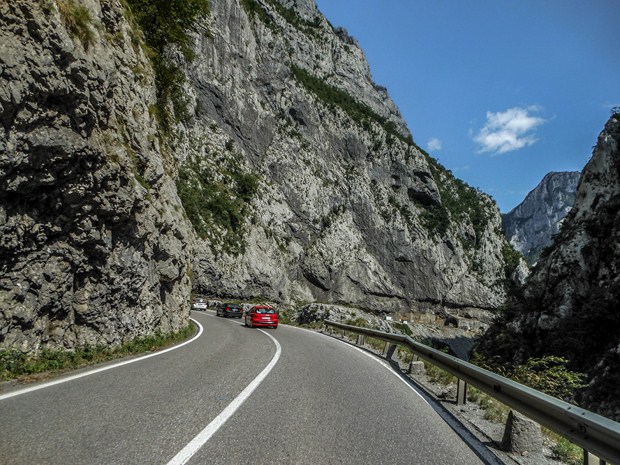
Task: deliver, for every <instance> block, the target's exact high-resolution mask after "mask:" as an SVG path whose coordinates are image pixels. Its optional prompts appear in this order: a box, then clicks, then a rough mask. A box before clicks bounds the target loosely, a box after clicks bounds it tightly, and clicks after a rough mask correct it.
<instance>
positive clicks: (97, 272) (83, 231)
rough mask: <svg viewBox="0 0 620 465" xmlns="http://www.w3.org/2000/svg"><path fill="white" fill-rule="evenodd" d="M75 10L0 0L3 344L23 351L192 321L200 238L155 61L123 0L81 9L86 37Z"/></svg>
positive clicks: (114, 338) (120, 337)
mask: <svg viewBox="0 0 620 465" xmlns="http://www.w3.org/2000/svg"><path fill="white" fill-rule="evenodd" d="M69 8H71V9H72V10H71V9H69ZM76 8H78V6H77V5H76V4H69V3H67V2H58V3H55V2H32V1H15V2H1V3H0V44H1V45H0V343H1V345H2V346H4V347H15V348H19V349H21V350H23V351H25V352H27V351H36V350H38V349H39V348H40V347H41V346H48V347H66V348H72V347H75V346H76V345H77V344H84V343H88V344H118V343H120V342H123V341H125V340H127V339H129V338H134V337H136V336H144V335H148V334H152V333H154V332H155V331H163V332H169V331H174V330H178V329H180V328H181V327H183V326H185V325H186V324H187V323H188V316H189V295H190V290H191V281H190V277H189V276H188V269H189V266H190V262H189V259H188V252H187V251H188V248H189V247H190V245H191V243H192V242H191V239H192V237H193V234H192V233H191V226H190V225H189V224H188V223H187V222H186V221H185V220H184V219H183V217H182V215H181V212H182V210H183V208H182V205H181V202H180V200H179V197H178V196H177V193H176V186H175V182H174V177H175V176H176V172H175V170H174V169H172V168H171V166H170V165H171V162H170V161H169V160H168V161H167V160H166V159H165V156H164V152H163V151H162V147H161V145H160V144H159V141H158V138H157V134H158V133H157V128H156V122H155V120H154V118H153V117H152V115H151V114H150V112H149V105H150V104H151V102H153V100H154V90H155V87H154V84H153V77H152V73H149V71H148V70H149V68H150V63H149V60H148V59H147V57H146V56H145V53H144V51H143V49H142V48H141V47H140V45H139V43H137V42H136V41H135V39H134V38H135V33H134V32H133V31H132V30H131V28H130V26H129V25H128V23H127V22H126V21H125V20H124V16H123V11H122V9H121V7H120V4H118V3H116V2H101V3H99V2H96V1H89V2H84V4H83V6H82V7H81V8H86V11H87V12H88V15H89V18H92V19H91V21H92V25H87V28H86V29H83V31H86V32H88V34H89V35H88V37H86V36H84V35H80V34H78V32H79V31H78V32H76V30H75V23H72V22H71V20H72V18H74V14H75V13H76V10H75V9H76ZM78 11H79V10H78Z"/></svg>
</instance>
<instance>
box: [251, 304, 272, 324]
mask: <svg viewBox="0 0 620 465" xmlns="http://www.w3.org/2000/svg"><path fill="white" fill-rule="evenodd" d="M245 325H246V326H249V327H251V328H252V327H255V326H270V327H272V328H277V327H278V312H277V311H276V309H275V308H273V307H270V306H269V305H255V306H254V307H252V308H251V309H249V310H248V311H247V312H246V313H245Z"/></svg>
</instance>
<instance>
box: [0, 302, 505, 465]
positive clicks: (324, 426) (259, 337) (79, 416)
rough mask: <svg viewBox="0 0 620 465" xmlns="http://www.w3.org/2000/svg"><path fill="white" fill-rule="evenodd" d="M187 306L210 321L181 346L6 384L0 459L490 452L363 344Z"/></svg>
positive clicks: (381, 458)
mask: <svg viewBox="0 0 620 465" xmlns="http://www.w3.org/2000/svg"><path fill="white" fill-rule="evenodd" d="M193 317H194V318H195V320H196V321H198V322H199V323H200V324H201V325H202V327H203V328H204V331H203V333H202V335H201V336H200V337H198V338H197V339H196V340H194V341H193V342H191V343H189V344H186V345H184V346H183V347H179V348H178V349H175V350H171V351H168V352H165V353H162V354H158V355H156V356H152V357H150V358H146V359H143V360H139V361H136V362H134V363H130V364H126V365H122V366H116V367H114V368H111V369H108V370H106V371H101V372H98V373H95V374H92V375H90V376H85V377H82V378H78V379H73V380H71V381H68V382H65V383H61V384H56V385H52V386H49V387H45V388H42V389H38V390H34V391H31V392H25V393H22V394H19V395H13V396H12V397H7V395H11V394H14V392H13V393H12V392H10V391H7V390H6V389H7V388H6V387H5V391H3V392H0V464H2V465H5V464H6V465H8V464H62V465H68V464H81V465H83V464H106V465H109V464H170V465H172V464H176V463H189V464H227V465H230V464H313V465H315V464H365V463H368V464H442V465H446V464H455V465H457V464H458V465H467V464H481V463H489V462H485V461H484V460H483V459H481V458H479V456H478V455H477V454H476V453H474V452H473V450H472V449H471V448H470V447H469V446H468V445H466V444H465V443H464V442H463V441H462V440H461V438H460V437H459V436H458V435H457V434H456V433H455V432H454V431H453V430H452V429H451V428H450V427H449V426H448V424H447V423H445V422H444V421H443V420H442V419H441V418H440V417H439V416H438V415H437V413H436V412H435V410H433V408H431V406H430V405H429V404H427V403H426V401H425V400H424V399H423V398H422V397H421V396H419V395H418V394H417V393H416V392H415V391H414V390H413V389H412V387H411V386H409V385H408V384H407V383H405V382H404V381H403V380H402V379H401V378H400V377H399V376H397V375H395V373H394V372H392V371H391V370H390V369H389V368H387V367H386V366H384V364H382V363H380V362H379V361H378V359H376V358H375V357H373V356H370V355H368V354H367V353H365V352H363V351H361V350H358V349H356V348H355V347H352V346H349V345H347V344H344V343H342V342H339V341H337V340H335V339H333V338H330V337H327V336H324V335H321V334H317V333H314V332H310V331H305V330H303V329H299V328H294V327H288V326H283V325H281V326H280V327H279V328H278V329H276V330H273V329H268V330H264V331H260V330H257V329H250V328H246V327H245V326H242V325H241V324H240V320H237V319H232V320H227V319H222V318H217V317H215V316H213V315H212V314H211V313H210V312H207V313H202V312H194V313H193ZM270 335H271V336H272V337H269V336H270ZM248 386H249V387H248ZM240 396H241V398H240ZM243 399H245V401H244V402H243ZM479 446H480V445H479ZM494 463H495V462H494Z"/></svg>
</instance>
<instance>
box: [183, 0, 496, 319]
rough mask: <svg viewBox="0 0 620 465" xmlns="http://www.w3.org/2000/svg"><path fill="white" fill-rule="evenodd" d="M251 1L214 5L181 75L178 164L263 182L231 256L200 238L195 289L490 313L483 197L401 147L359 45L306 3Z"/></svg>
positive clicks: (492, 300)
mask: <svg viewBox="0 0 620 465" xmlns="http://www.w3.org/2000/svg"><path fill="white" fill-rule="evenodd" d="M256 3H257V4H258V5H259V6H260V11H261V12H262V13H257V12H256V11H250V10H247V9H246V7H244V4H243V2H239V1H238V0H215V1H213V2H211V4H212V14H211V16H210V19H209V22H208V24H206V26H205V27H206V28H207V29H208V30H209V32H210V34H209V36H206V35H203V34H197V36H196V51H197V56H198V58H197V59H196V60H194V61H193V62H191V63H189V64H187V65H186V73H187V76H188V82H187V90H188V93H189V94H191V95H192V98H193V99H194V101H195V103H196V105H195V106H196V108H197V109H199V110H198V111H197V112H196V114H195V115H194V118H193V119H192V121H191V122H189V123H187V124H184V125H183V131H182V133H183V135H184V139H183V140H182V141H181V142H180V143H179V148H178V153H179V156H180V161H181V163H182V164H184V166H193V167H194V172H196V171H200V170H206V171H208V172H209V173H211V174H210V175H211V177H213V178H214V179H227V174H226V173H224V172H223V170H229V171H230V169H229V168H227V167H230V166H232V165H233V164H238V165H239V166H241V168H240V169H241V170H243V171H244V172H246V173H251V174H252V175H254V176H256V177H257V178H258V179H259V180H260V181H259V186H260V187H259V189H258V192H257V194H256V195H254V196H253V198H252V200H251V212H249V213H248V215H247V219H246V224H245V233H244V235H243V239H242V241H241V242H242V243H243V251H239V252H238V253H228V252H227V250H226V249H227V244H226V243H222V241H221V240H220V239H221V237H222V236H218V237H213V236H211V235H210V234H204V235H203V236H204V237H203V238H202V240H200V241H199V246H198V252H197V253H196V254H195V257H196V265H195V267H194V269H195V270H196V275H195V278H196V281H195V285H196V289H197V290H198V291H199V292H203V293H205V294H213V295H229V296H236V297H241V298H245V297H255V296H265V297H266V298H269V299H272V300H276V301H282V300H284V301H302V302H312V301H320V302H332V303H339V304H354V305H358V306H363V307H365V308H369V309H376V310H381V311H388V312H392V311H401V310H406V311H410V310H420V311H443V309H444V308H446V307H450V308H461V307H473V308H482V309H487V310H493V309H495V308H497V307H498V306H499V305H501V304H502V302H503V301H504V298H505V289H504V282H505V270H504V268H505V261H504V257H503V255H502V250H503V247H504V245H505V240H504V239H503V238H502V237H501V234H498V232H497V231H498V230H499V229H500V217H499V214H498V210H497V207H496V206H495V204H494V202H493V201H492V200H491V199H490V198H489V197H488V196H486V195H484V194H482V193H480V192H477V191H476V190H475V189H472V188H469V187H466V186H464V185H463V184H462V183H459V182H458V181H457V180H455V179H454V178H453V177H452V176H451V175H450V174H449V173H447V172H446V171H445V170H443V169H442V168H441V167H440V166H439V165H437V164H436V162H434V161H432V160H430V158H429V157H428V156H427V155H425V154H424V153H423V152H422V151H421V150H420V149H419V148H418V147H417V146H416V145H415V144H414V143H413V141H412V139H411V135H410V133H409V130H408V129H407V127H406V124H405V122H404V121H403V119H402V117H401V114H400V112H399V110H398V108H397V107H396V105H395V104H394V102H393V101H392V100H391V99H390V98H389V95H388V93H387V90H386V89H385V88H383V87H381V86H379V85H377V84H376V83H375V82H374V81H373V79H372V76H371V73H370V69H369V66H368V63H367V61H366V59H365V57H364V53H363V51H362V50H361V49H360V47H359V45H358V43H357V41H355V39H354V38H352V37H350V36H349V35H348V34H347V33H346V31H344V30H343V29H338V28H333V27H332V26H331V25H330V24H329V23H328V22H327V20H326V19H325V18H324V17H323V16H322V15H321V13H320V12H319V11H318V10H317V8H316V5H315V4H314V2H313V1H311V0H288V1H284V0H283V1H281V2H276V1H275V0H262V1H257V2H256ZM195 147H199V150H198V151H197V150H195ZM197 166H199V167H200V168H197ZM203 187H204V190H205V191H206V190H208V186H203ZM451 201H452V202H451ZM468 201H470V204H467V202H468ZM448 205H453V206H454V208H453V210H452V211H449V209H448V207H447V206H448ZM459 208H460V209H461V210H459ZM474 211H476V212H479V213H480V217H479V218H478V219H479V220H480V221H478V220H477V219H476V218H474V213H472V212H474ZM200 221H205V222H206V223H209V224H211V225H213V224H216V223H217V219H215V218H213V216H212V215H209V214H207V213H205V214H204V215H202V217H201V218H200V219H199V220H198V222H200ZM442 221H444V222H443V223H442ZM248 223H249V224H248ZM446 223H447V224H446ZM437 224H439V225H440V226H439V227H437ZM442 224H443V228H442V227H441V225H442ZM213 227H215V228H217V227H220V226H218V225H217V224H216V225H215V226H213ZM225 229H226V228H224V227H222V228H221V231H224V230H225ZM226 234H227V236H226V237H227V238H228V240H229V241H230V240H232V241H235V240H238V237H236V236H235V235H234V234H231V232H230V230H229V231H228V232H227V233H226ZM218 241H219V242H218ZM228 245H230V244H228ZM228 248H229V247H228Z"/></svg>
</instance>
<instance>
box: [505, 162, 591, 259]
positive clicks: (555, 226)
mask: <svg viewBox="0 0 620 465" xmlns="http://www.w3.org/2000/svg"><path fill="white" fill-rule="evenodd" d="M580 175H581V173H580V172H578V171H566V172H559V173H555V172H552V173H549V174H547V175H546V176H545V177H544V178H543V180H542V181H541V182H540V183H539V184H538V186H536V187H535V188H534V189H533V190H532V191H531V192H530V193H529V194H527V196H526V197H525V199H524V200H523V202H521V203H520V204H519V205H517V206H516V207H515V208H513V209H512V210H511V211H510V212H508V213H506V214H502V228H503V229H504V233H505V234H506V237H507V238H508V241H509V242H510V243H511V244H512V245H513V247H514V248H515V249H516V250H518V251H519V252H521V253H522V254H523V256H524V257H525V258H526V259H527V261H528V263H530V264H534V263H536V261H538V257H540V253H541V252H542V251H543V249H544V248H545V247H547V246H549V245H551V242H552V240H553V236H555V235H556V234H557V233H558V232H559V231H560V227H561V225H562V220H563V219H564V217H565V216H566V215H567V214H568V212H570V209H571V208H572V206H573V203H574V202H575V191H576V190H577V183H578V182H579V176H580Z"/></svg>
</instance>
